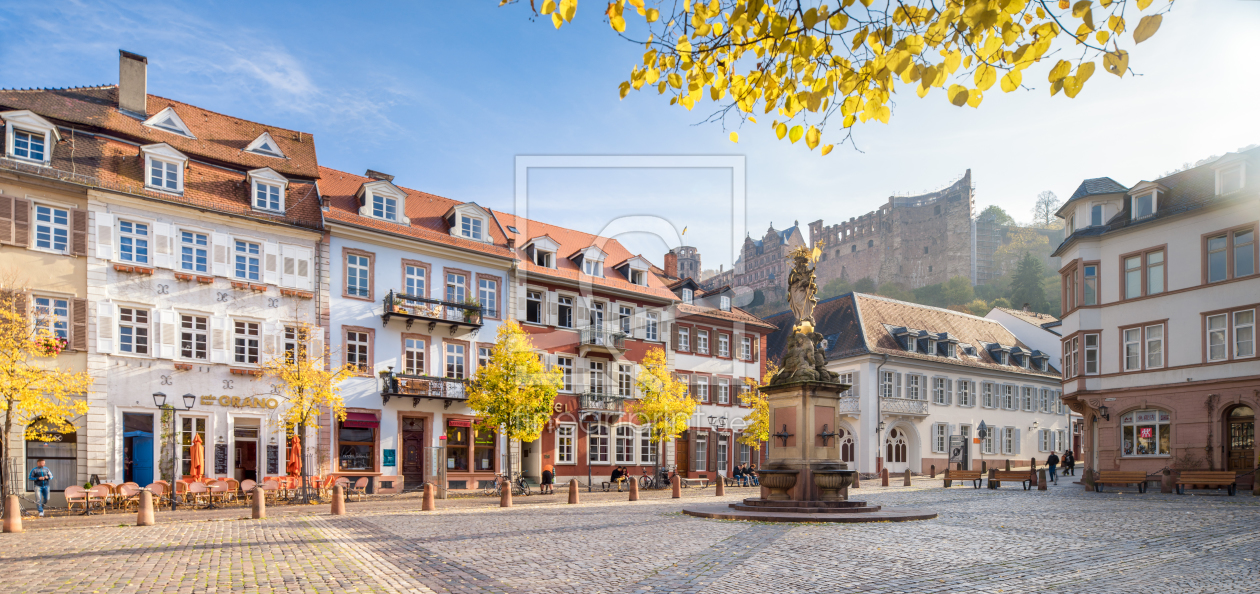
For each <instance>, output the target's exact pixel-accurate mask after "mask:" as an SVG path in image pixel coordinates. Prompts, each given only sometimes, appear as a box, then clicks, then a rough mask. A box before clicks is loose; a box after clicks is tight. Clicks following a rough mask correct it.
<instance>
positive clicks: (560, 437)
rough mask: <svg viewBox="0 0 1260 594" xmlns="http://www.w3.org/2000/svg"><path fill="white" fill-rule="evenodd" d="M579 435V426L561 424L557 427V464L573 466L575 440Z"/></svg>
mask: <svg viewBox="0 0 1260 594" xmlns="http://www.w3.org/2000/svg"><path fill="white" fill-rule="evenodd" d="M576 434H577V425H573V424H568V423H561V424H559V425H556V464H573V463H574V455H573V440H574V435H576Z"/></svg>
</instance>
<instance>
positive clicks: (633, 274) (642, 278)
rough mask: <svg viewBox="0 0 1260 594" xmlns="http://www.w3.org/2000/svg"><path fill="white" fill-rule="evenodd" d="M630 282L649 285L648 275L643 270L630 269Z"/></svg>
mask: <svg viewBox="0 0 1260 594" xmlns="http://www.w3.org/2000/svg"><path fill="white" fill-rule="evenodd" d="M630 282H631V283H633V284H636V285H644V286H646V285H647V275H646V274H644V273H643V271H642V270H631V271H630Z"/></svg>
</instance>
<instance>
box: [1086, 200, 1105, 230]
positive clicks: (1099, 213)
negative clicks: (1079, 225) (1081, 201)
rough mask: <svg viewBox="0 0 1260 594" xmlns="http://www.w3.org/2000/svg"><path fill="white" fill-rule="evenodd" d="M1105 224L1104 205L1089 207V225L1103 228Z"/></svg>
mask: <svg viewBox="0 0 1260 594" xmlns="http://www.w3.org/2000/svg"><path fill="white" fill-rule="evenodd" d="M1102 224H1103V205H1101V204H1095V205H1093V206H1091V207H1089V225H1090V226H1091V227H1101V226H1102Z"/></svg>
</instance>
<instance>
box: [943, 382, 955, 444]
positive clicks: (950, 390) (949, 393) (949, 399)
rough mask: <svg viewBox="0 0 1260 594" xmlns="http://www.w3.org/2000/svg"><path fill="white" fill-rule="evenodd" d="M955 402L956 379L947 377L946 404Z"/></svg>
mask: <svg viewBox="0 0 1260 594" xmlns="http://www.w3.org/2000/svg"><path fill="white" fill-rule="evenodd" d="M953 403H954V380H952V379H947V380H945V404H946V405H947V406H948V405H951V404H953ZM951 435H952V434H951Z"/></svg>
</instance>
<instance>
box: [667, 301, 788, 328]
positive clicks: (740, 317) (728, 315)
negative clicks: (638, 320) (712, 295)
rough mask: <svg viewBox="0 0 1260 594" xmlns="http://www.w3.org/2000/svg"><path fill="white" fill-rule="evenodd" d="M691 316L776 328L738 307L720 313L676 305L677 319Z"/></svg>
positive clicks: (681, 304) (719, 310) (715, 309)
mask: <svg viewBox="0 0 1260 594" xmlns="http://www.w3.org/2000/svg"><path fill="white" fill-rule="evenodd" d="M693 316H707V317H710V318H717V319H720V320H730V321H733V322H742V323H744V324H747V325H750V326H757V327H758V328H765V329H767V330H774V329H775V328H776V327H777V326H775V325H774V324H771V323H769V322H766V321H764V320H762V319H761V318H758V317H757V316H754V315H752V314H750V313H748V312H746V311H744V310H742V309H740V308H738V307H731V311H722V310H721V309H719V308H716V307H702V306H699V305H687V304H685V303H680V304H678V317H679V318H680V319H685V318H690V317H693Z"/></svg>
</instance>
